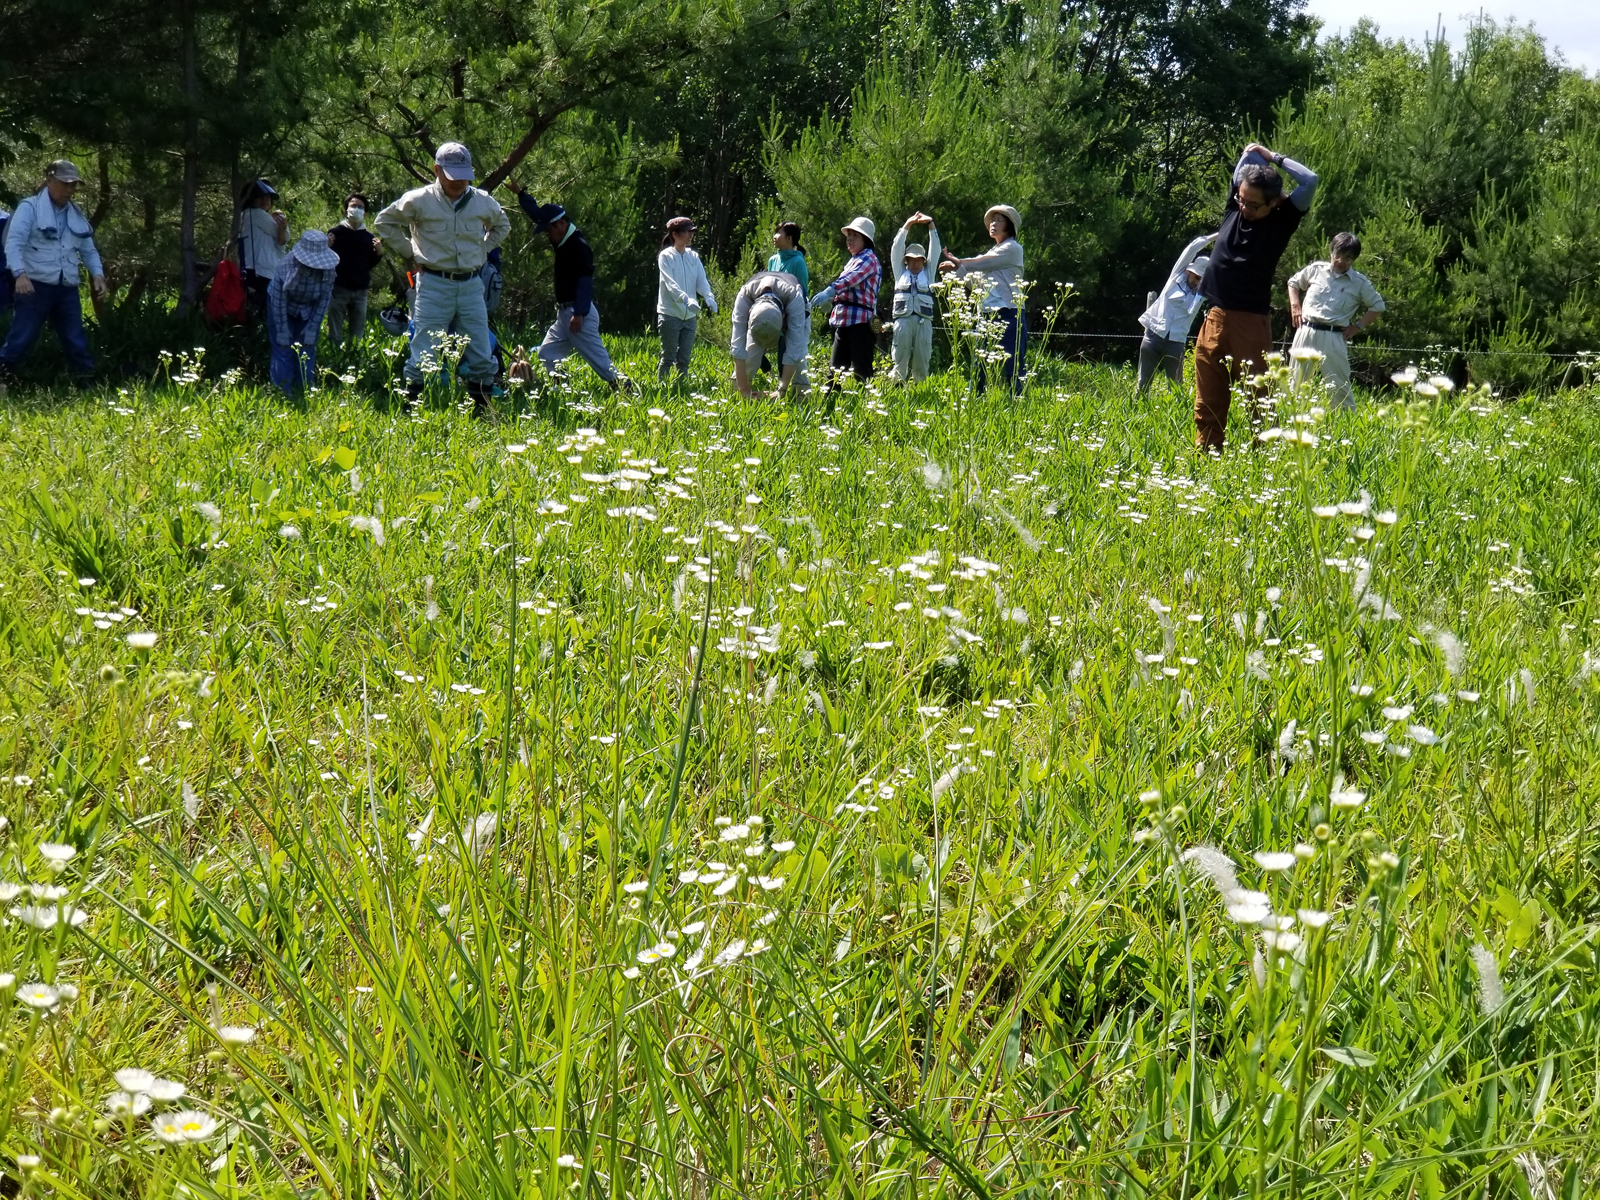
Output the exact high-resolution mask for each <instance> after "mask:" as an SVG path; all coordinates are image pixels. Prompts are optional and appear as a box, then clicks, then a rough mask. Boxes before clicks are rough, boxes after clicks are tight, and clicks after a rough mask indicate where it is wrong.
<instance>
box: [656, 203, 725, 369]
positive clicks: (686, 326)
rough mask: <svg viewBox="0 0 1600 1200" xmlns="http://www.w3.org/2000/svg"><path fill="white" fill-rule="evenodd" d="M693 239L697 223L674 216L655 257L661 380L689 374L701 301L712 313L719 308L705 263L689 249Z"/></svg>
mask: <svg viewBox="0 0 1600 1200" xmlns="http://www.w3.org/2000/svg"><path fill="white" fill-rule="evenodd" d="M693 241H694V222H693V221H691V220H690V219H689V218H688V217H673V218H672V220H670V221H668V222H667V232H666V236H665V237H663V238H662V239H661V253H660V254H658V255H657V256H656V270H657V274H658V276H659V281H658V283H657V284H656V322H657V325H658V327H659V330H660V333H661V365H660V366H659V367H657V368H656V378H657V379H659V380H660V381H661V382H662V383H665V382H667V380H668V378H669V377H670V376H671V375H672V372H673V371H674V370H676V371H677V372H678V378H679V379H687V378H688V377H689V358H690V356H691V355H692V354H693V353H694V335H695V329H696V327H697V326H698V325H699V323H700V302H701V300H704V301H705V306H706V307H707V308H708V309H710V310H711V311H712V312H713V313H715V312H716V311H717V298H716V297H715V296H713V295H712V294H711V281H710V280H709V279H707V278H706V268H705V264H704V263H702V262H701V261H700V256H699V255H698V254H696V253H695V252H694V251H693V250H691V249H690V248H689V246H690V243H692V242H693Z"/></svg>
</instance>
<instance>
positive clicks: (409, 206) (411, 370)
mask: <svg viewBox="0 0 1600 1200" xmlns="http://www.w3.org/2000/svg"><path fill="white" fill-rule="evenodd" d="M473 177H474V172H473V169H472V154H471V153H470V152H469V151H468V150H467V148H466V147H465V146H463V145H462V144H461V143H460V142H446V143H445V144H444V145H442V146H440V147H439V150H438V152H437V153H436V154H435V155H434V156H433V182H432V183H430V184H428V185H427V186H426V187H419V188H413V189H412V190H411V191H409V192H407V193H406V194H405V195H403V196H401V197H400V199H398V200H396V201H395V202H394V203H393V204H391V205H389V207H388V208H386V209H384V210H383V211H382V212H381V213H379V214H378V219H377V220H375V221H374V222H373V223H372V231H373V233H375V234H377V235H378V236H379V237H380V238H382V239H384V241H386V242H389V243H391V244H393V245H396V246H399V247H401V253H402V254H403V255H405V256H406V257H408V258H410V259H413V260H415V262H416V264H417V270H418V274H417V295H416V301H415V303H414V304H413V305H412V308H411V320H412V324H413V326H414V330H413V332H412V336H411V356H410V358H408V359H407V360H406V397H407V400H408V402H412V403H415V402H416V401H417V400H418V399H420V398H421V395H422V384H423V381H424V379H425V377H426V372H425V371H424V363H426V364H427V370H428V371H439V370H441V369H442V368H443V366H444V364H443V363H441V362H439V358H438V354H437V346H438V342H439V339H440V338H441V337H442V336H443V335H444V334H445V333H446V332H447V331H448V330H449V329H450V326H451V323H452V322H453V323H454V324H455V329H456V332H457V333H460V334H464V335H465V336H466V338H467V346H466V350H465V352H464V353H463V354H462V357H461V367H462V373H463V374H464V375H465V376H466V379H467V392H468V394H469V395H471V397H472V412H473V415H474V416H479V417H482V416H487V415H489V413H490V411H491V409H490V405H489V395H490V392H491V390H492V389H493V387H494V376H495V361H494V353H493V346H494V341H493V339H492V338H491V337H490V334H489V312H488V309H487V307H486V306H485V304H484V296H483V279H482V274H483V264H484V263H485V262H487V261H488V258H489V251H491V250H493V249H494V248H495V247H496V246H498V245H499V244H500V243H501V242H503V241H505V239H506V234H508V233H510V232H511V218H509V217H508V216H506V210H505V209H503V208H501V207H500V202H499V201H498V200H496V199H495V198H494V197H493V196H491V195H489V193H488V192H485V191H481V190H479V189H478V188H475V187H473V186H472V179H473Z"/></svg>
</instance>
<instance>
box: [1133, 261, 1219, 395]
mask: <svg viewBox="0 0 1600 1200" xmlns="http://www.w3.org/2000/svg"><path fill="white" fill-rule="evenodd" d="M1216 240H1217V235H1216V234H1214V233H1208V234H1206V235H1205V236H1204V237H1197V238H1195V239H1194V241H1192V242H1190V243H1189V244H1188V245H1187V246H1185V247H1184V248H1183V253H1182V254H1180V255H1178V261H1177V262H1175V263H1173V264H1172V273H1171V274H1170V275H1168V276H1167V282H1166V283H1165V284H1164V285H1162V288H1161V292H1160V294H1159V295H1155V296H1152V297H1151V298H1150V307H1149V308H1147V309H1145V310H1144V312H1143V313H1141V314H1140V315H1139V324H1141V325H1143V326H1144V337H1143V338H1142V339H1141V340H1140V342H1139V395H1141V396H1142V395H1144V394H1145V393H1146V392H1147V391H1149V390H1150V380H1151V379H1152V378H1154V377H1155V373H1156V367H1157V366H1159V367H1161V369H1162V370H1164V371H1166V373H1167V378H1168V379H1170V380H1172V384H1173V386H1174V387H1179V388H1181V387H1182V386H1183V350H1184V346H1185V345H1187V344H1188V341H1189V327H1190V326H1191V325H1193V324H1194V318H1195V314H1196V313H1198V312H1199V311H1200V306H1201V305H1202V304H1204V303H1205V297H1204V296H1202V295H1201V294H1200V281H1201V280H1202V279H1204V278H1205V274H1206V268H1207V267H1208V266H1210V265H1211V260H1210V259H1209V258H1205V257H1203V256H1201V254H1200V251H1202V250H1204V249H1205V248H1206V247H1207V246H1209V245H1210V244H1211V243H1212V242H1214V241H1216Z"/></svg>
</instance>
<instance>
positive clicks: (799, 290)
mask: <svg viewBox="0 0 1600 1200" xmlns="http://www.w3.org/2000/svg"><path fill="white" fill-rule="evenodd" d="M810 344H811V310H810V308H809V307H808V306H807V304H806V291H805V288H803V287H801V286H800V281H799V280H798V279H796V278H795V277H794V276H793V275H790V274H788V273H787V272H784V271H757V272H756V273H755V274H754V275H752V276H751V277H750V279H749V280H748V281H747V282H746V283H745V285H744V286H743V287H741V288H740V289H739V291H738V293H737V294H736V295H735V296H734V298H733V335H732V338H731V344H730V346H729V350H728V352H729V353H730V354H732V355H733V379H734V384H735V385H736V386H737V387H738V389H739V394H740V395H741V396H746V397H748V396H754V395H755V389H754V387H753V386H752V385H751V382H750V377H751V375H752V374H753V373H754V371H755V367H756V364H757V363H758V362H760V361H761V360H762V359H763V358H764V357H766V356H767V355H768V354H771V353H773V352H774V351H777V358H778V386H777V388H776V390H775V391H774V392H773V393H772V395H773V399H777V398H779V397H781V396H782V395H783V394H784V393H785V392H787V391H789V390H790V389H791V388H792V389H793V390H794V393H795V395H797V396H804V395H805V394H806V392H807V391H809V390H810V387H811V381H810V380H809V379H808V378H807V377H806V351H807V348H808V347H809V346H810Z"/></svg>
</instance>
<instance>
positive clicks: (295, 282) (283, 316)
mask: <svg viewBox="0 0 1600 1200" xmlns="http://www.w3.org/2000/svg"><path fill="white" fill-rule="evenodd" d="M333 274H334V268H332V267H329V268H328V269H327V270H325V271H324V270H318V269H316V268H315V267H308V266H306V265H305V263H303V262H300V261H299V260H297V259H296V258H295V257H294V255H292V254H287V255H285V256H284V259H283V261H282V262H281V263H279V264H278V270H277V272H276V273H275V274H274V275H273V276H272V283H271V285H270V286H269V287H268V288H267V333H268V335H269V336H270V337H271V339H272V344H273V345H274V346H292V345H294V344H295V342H297V341H298V342H302V343H309V344H310V345H311V346H313V347H314V346H315V345H316V343H317V331H318V330H319V329H320V328H321V327H322V318H323V316H324V314H326V313H327V311H328V301H330V300H332V299H333ZM291 319H292V320H293V321H294V322H295V323H296V324H298V325H299V326H300V328H301V329H302V330H304V332H303V333H302V334H301V336H300V337H298V338H297V337H296V336H295V335H294V331H293V329H292V328H291V327H290V324H289V322H290V320H291Z"/></svg>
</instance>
